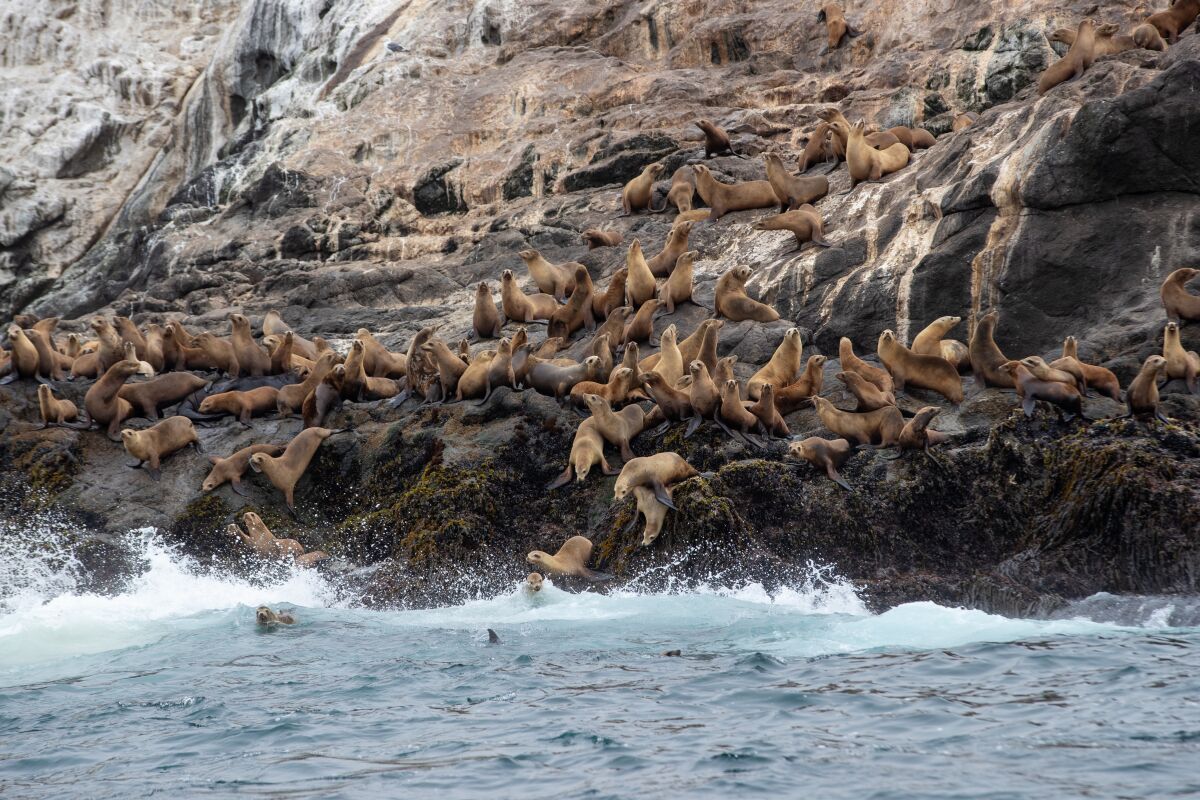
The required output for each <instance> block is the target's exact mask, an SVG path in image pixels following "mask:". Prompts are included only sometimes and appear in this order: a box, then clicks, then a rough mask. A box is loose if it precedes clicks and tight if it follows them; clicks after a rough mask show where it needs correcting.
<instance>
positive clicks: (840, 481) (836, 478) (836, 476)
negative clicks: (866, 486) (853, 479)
mask: <svg viewBox="0 0 1200 800" xmlns="http://www.w3.org/2000/svg"><path fill="white" fill-rule="evenodd" d="M825 474H826V475H828V476H829V480H831V481H833V482H834V483H836V484H837V485H838V486H840V487H842V488H843V489H845V490H846V491H847V492H853V491H854V487H853V486H851V485H850V484H848V483H846V479H845V478H843V477H842V476H841V473H839V472H838V471H837V470H836V469H834V468H833V465H832V464H830V465H829V469H827V470H825Z"/></svg>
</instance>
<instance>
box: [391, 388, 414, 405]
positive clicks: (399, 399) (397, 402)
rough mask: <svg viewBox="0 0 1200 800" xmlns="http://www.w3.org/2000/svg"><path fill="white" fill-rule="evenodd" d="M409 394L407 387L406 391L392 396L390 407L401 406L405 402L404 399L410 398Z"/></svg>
mask: <svg viewBox="0 0 1200 800" xmlns="http://www.w3.org/2000/svg"><path fill="white" fill-rule="evenodd" d="M408 396H409V393H408V389H405V390H404V391H402V392H400V394H398V395H396V396H395V397H394V398H392V401H391V402H390V403H388V407H389V408H399V407H400V406H401V405H403V404H404V401H405V400H407V399H408Z"/></svg>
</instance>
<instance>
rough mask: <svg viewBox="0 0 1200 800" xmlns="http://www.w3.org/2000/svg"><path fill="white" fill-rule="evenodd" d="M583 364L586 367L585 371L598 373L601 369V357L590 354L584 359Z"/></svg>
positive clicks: (591, 373)
mask: <svg viewBox="0 0 1200 800" xmlns="http://www.w3.org/2000/svg"><path fill="white" fill-rule="evenodd" d="M583 366H584V368H585V371H586V372H587V373H588V374H589V375H594V374H596V373H597V372H599V371H600V357H599V356H588V357H587V358H585V359H584V360H583Z"/></svg>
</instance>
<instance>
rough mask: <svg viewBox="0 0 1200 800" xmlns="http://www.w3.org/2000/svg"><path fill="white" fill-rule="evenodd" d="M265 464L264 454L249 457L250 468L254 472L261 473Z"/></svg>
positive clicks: (265, 456) (265, 457)
mask: <svg viewBox="0 0 1200 800" xmlns="http://www.w3.org/2000/svg"><path fill="white" fill-rule="evenodd" d="M266 462H267V455H266V453H255V454H254V455H252V456H250V468H251V469H253V470H254V471H255V472H262V471H263V464H265V463H266Z"/></svg>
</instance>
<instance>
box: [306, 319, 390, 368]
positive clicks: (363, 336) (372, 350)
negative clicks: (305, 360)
mask: <svg viewBox="0 0 1200 800" xmlns="http://www.w3.org/2000/svg"><path fill="white" fill-rule="evenodd" d="M355 338H357V339H358V340H359V341H361V342H362V343H363V370H364V371H365V372H366V373H367V376H368V377H371V378H403V377H404V376H405V375H407V374H408V356H407V355H405V354H404V353H393V352H392V351H390V350H388V349H387V348H386V347H384V346H383V344H382V343H380V341H379V340H378V339H376V338H375V337H374V336H372V335H371V332H370V331H369V330H367V329H366V328H359V329H358V331H357V332H356V333H355ZM322 355H324V354H322ZM314 361H320V357H318V358H316V359H314ZM314 368H315V367H314Z"/></svg>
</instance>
